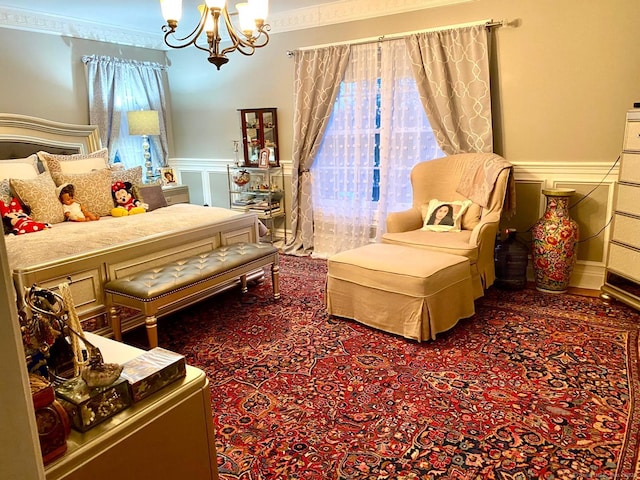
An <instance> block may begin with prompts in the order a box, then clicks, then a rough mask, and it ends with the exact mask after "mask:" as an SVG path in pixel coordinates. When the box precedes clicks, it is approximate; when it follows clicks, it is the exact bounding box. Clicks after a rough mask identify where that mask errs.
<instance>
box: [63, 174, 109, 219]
mask: <svg viewBox="0 0 640 480" xmlns="http://www.w3.org/2000/svg"><path fill="white" fill-rule="evenodd" d="M51 176H52V177H53V180H54V181H55V182H56V185H58V186H60V185H62V184H64V183H71V184H72V185H73V186H74V187H75V199H76V200H77V201H78V202H80V203H81V204H82V205H83V206H84V207H85V208H86V209H87V210H89V211H90V212H91V213H96V214H98V215H100V216H105V215H111V209H112V208H113V207H114V203H113V197H112V196H111V170H109V169H108V168H103V169H102V170H96V171H94V172H89V173H76V174H69V173H68V174H64V173H52V174H51ZM58 201H59V200H58Z"/></svg>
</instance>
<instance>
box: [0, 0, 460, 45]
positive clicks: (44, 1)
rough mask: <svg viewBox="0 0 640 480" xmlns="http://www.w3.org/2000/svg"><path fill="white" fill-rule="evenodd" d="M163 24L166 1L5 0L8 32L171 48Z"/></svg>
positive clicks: (345, 2)
mask: <svg viewBox="0 0 640 480" xmlns="http://www.w3.org/2000/svg"><path fill="white" fill-rule="evenodd" d="M238 1H239V0H238ZM468 1H472V0H402V1H400V0H377V1H375V2H373V1H371V0H270V1H269V17H268V18H267V23H269V25H270V26H271V33H274V34H275V33H280V32H286V31H291V30H300V29H304V28H311V27H319V26H323V25H329V24H335V23H344V22H350V21H354V20H361V19H365V18H373V17H380V16H385V15H392V14H396V13H404V12H410V11H415V10H422V9H425V8H430V7H437V6H443V5H450V4H455V3H463V2H468ZM200 3H204V2H203V0H185V1H183V15H182V19H181V21H180V24H179V26H178V31H177V33H178V34H179V35H181V36H186V35H187V34H188V33H189V32H191V30H192V29H193V27H195V25H196V24H197V22H198V19H199V14H198V11H197V8H196V7H197V5H198V4H200ZM229 3H230V2H229ZM233 3H235V2H233ZM230 4H231V3H230ZM233 10H235V9H234V8H232V9H231V11H233ZM162 25H164V19H163V18H162V13H161V9H160V0H103V1H96V0H0V27H5V28H16V29H21V30H29V31H38V32H45V33H51V34H58V35H63V36H70V37H75V38H85V39H90V40H99V41H103V42H111V43H119V44H124V45H133V46H138V47H146V48H156V49H165V48H166V47H165V46H164V45H163V40H162V39H163V33H162V30H161V27H162Z"/></svg>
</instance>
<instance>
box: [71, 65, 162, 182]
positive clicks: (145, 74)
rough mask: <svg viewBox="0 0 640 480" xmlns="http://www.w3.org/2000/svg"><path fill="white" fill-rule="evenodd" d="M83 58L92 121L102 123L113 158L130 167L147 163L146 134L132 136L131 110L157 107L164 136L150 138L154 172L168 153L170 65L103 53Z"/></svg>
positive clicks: (101, 130) (104, 139) (102, 134)
mask: <svg viewBox="0 0 640 480" xmlns="http://www.w3.org/2000/svg"><path fill="white" fill-rule="evenodd" d="M82 61H83V62H84V63H85V65H86V67H87V83H88V91H89V121H90V123H91V124H93V125H98V128H99V131H100V137H101V141H102V145H103V146H105V147H107V148H108V149H109V155H110V160H111V161H112V162H118V161H119V162H122V163H123V164H124V166H125V167H126V168H131V167H135V166H138V165H142V166H144V163H145V158H144V155H143V154H144V152H143V149H142V137H140V136H132V135H129V126H128V123H127V112H128V111H131V110H156V111H157V112H158V117H159V120H160V135H158V136H155V135H154V136H150V137H149V146H150V152H151V162H152V166H153V170H154V172H155V171H156V169H157V168H159V167H161V166H164V162H165V158H167V155H168V143H167V135H166V130H165V121H164V118H165V113H166V106H165V100H164V96H165V95H164V76H165V75H166V73H165V70H166V67H165V66H163V65H160V64H158V63H155V62H140V61H136V60H128V59H120V58H114V57H108V56H99V55H88V56H85V57H83V58H82Z"/></svg>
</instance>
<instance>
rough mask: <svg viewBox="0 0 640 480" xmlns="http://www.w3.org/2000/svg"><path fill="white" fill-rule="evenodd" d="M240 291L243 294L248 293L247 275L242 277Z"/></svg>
mask: <svg viewBox="0 0 640 480" xmlns="http://www.w3.org/2000/svg"><path fill="white" fill-rule="evenodd" d="M240 291H241V292H242V293H247V291H248V288H247V276H246V275H240Z"/></svg>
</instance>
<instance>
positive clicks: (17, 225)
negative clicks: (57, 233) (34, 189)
mask: <svg viewBox="0 0 640 480" xmlns="http://www.w3.org/2000/svg"><path fill="white" fill-rule="evenodd" d="M0 213H2V223H3V224H4V226H5V231H6V232H7V233H12V234H14V235H22V234H25V233H32V232H39V231H41V230H44V229H46V228H51V225H49V224H48V223H43V222H36V221H35V220H33V219H32V218H31V217H30V216H29V214H28V213H27V212H26V211H25V210H24V208H23V207H22V205H21V204H20V201H19V200H18V199H17V198H15V197H14V198H13V199H12V200H11V201H10V202H9V204H6V203H5V202H3V201H0Z"/></svg>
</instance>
